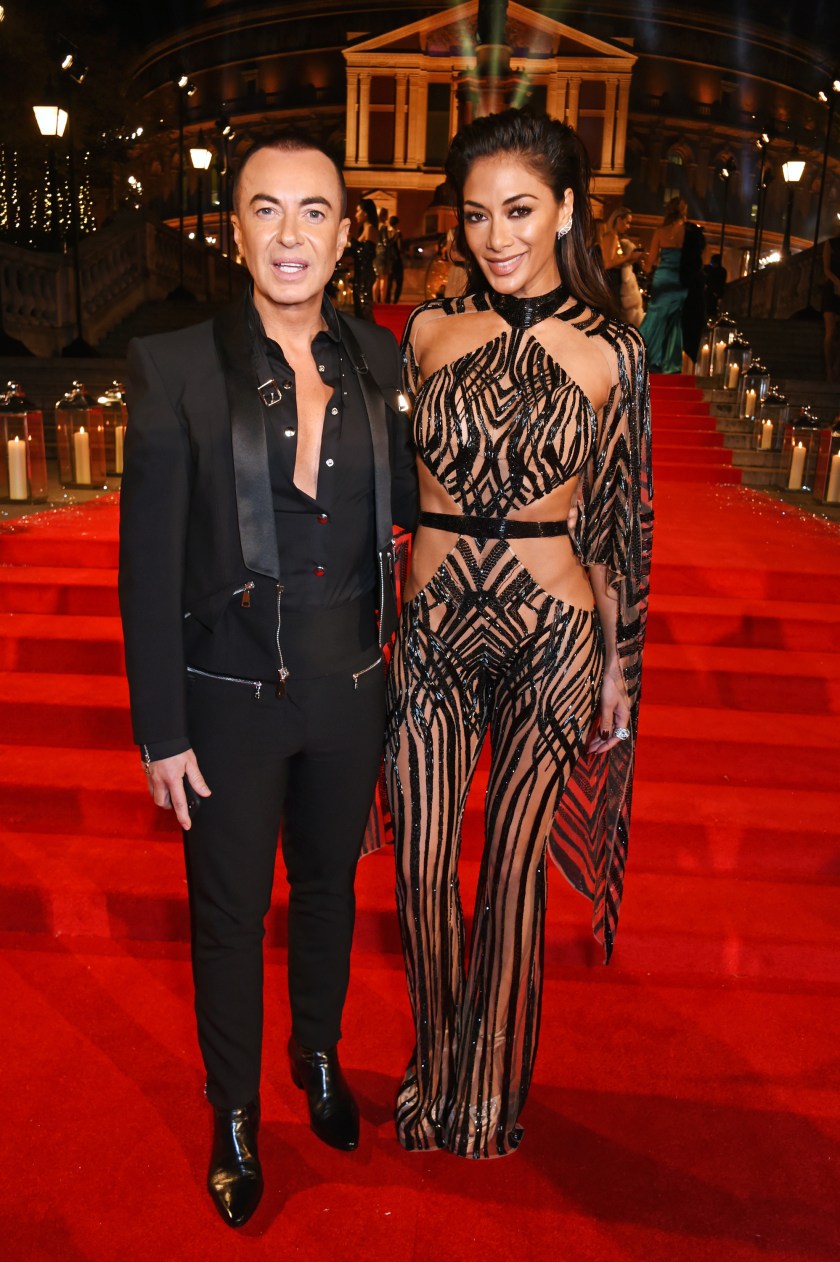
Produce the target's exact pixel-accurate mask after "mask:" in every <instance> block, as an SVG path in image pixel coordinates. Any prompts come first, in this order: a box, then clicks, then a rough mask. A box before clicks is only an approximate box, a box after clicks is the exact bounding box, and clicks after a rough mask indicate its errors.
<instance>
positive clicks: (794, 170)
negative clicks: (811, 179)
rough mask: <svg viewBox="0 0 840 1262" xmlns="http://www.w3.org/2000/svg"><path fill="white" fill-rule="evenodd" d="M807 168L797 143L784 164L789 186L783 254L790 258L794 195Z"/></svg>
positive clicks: (786, 181) (784, 174)
mask: <svg viewBox="0 0 840 1262" xmlns="http://www.w3.org/2000/svg"><path fill="white" fill-rule="evenodd" d="M804 170H805V163H804V162H803V161H802V159H801V158H800V157H799V150H798V149H797V147H796V145H794V146H793V150H792V152H791V155H790V157H789V158H788V160H787V162H785V163H783V164H782V175H783V176H784V177H785V185H786V186H787V191H788V196H787V214H786V215H785V236H784V240H783V242H782V254H783V256H784V257H785V258H790V230H791V224H792V222H793V196H794V193H795V192H796V190H797V187H798V185H799V181H800V180H801V179H802V173H803V172H804Z"/></svg>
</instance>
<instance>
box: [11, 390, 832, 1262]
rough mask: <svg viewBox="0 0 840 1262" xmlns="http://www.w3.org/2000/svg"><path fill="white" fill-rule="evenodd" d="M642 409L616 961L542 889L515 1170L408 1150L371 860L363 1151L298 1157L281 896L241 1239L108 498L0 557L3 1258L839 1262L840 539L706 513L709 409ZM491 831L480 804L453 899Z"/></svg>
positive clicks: (719, 504)
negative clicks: (139, 730)
mask: <svg viewBox="0 0 840 1262" xmlns="http://www.w3.org/2000/svg"><path fill="white" fill-rule="evenodd" d="M672 392H673V393H672ZM654 395H655V403H654V439H655V456H656V461H657V464H656V468H657V473H658V484H657V509H658V538H657V551H656V562H655V573H654V578H653V600H652V606H651V619H650V651H649V654H648V658H647V664H646V678H645V702H644V705H643V709H642V739H641V743H640V749H639V777H638V782H637V792H636V799H635V805H634V831H633V837H632V843H631V851H630V861H629V869H628V884H627V893H626V897H625V903H624V908H623V914H622V924H621V928H620V932H619V936H618V942H617V947H616V953H615V957H614V963H613V964H612V965H611V966H610V967H609V969H604V968H602V967H601V965H600V964H599V963H598V957H597V952H596V950H595V947H594V944H593V942H592V941H591V939H590V936H589V929H588V920H589V918H588V913H587V907H586V904H585V903H584V902H583V900H581V899H580V898H579V897H578V896H577V895H575V894H574V893H572V892H571V891H570V890H569V889H568V888H567V887H566V886H565V884H564V882H563V881H562V879H561V878H559V874H558V873H555V872H553V873H552V881H551V895H550V906H549V917H550V927H549V933H548V948H547V960H546V973H547V978H548V980H547V984H546V995H545V1007H544V1017H543V1026H542V1035H541V1045H540V1054H539V1057H538V1061H537V1070H536V1077H535V1082H534V1085H533V1089H532V1093H531V1098H530V1101H529V1103H528V1106H527V1109H526V1112H525V1115H524V1122H525V1129H526V1134H525V1140H524V1142H523V1146H522V1148H521V1150H520V1152H519V1153H518V1154H517V1155H515V1156H513V1157H511V1158H509V1159H507V1160H505V1161H497V1162H491V1163H476V1164H472V1163H467V1162H461V1161H457V1160H455V1159H454V1158H451V1157H449V1156H448V1155H446V1154H434V1155H431V1156H424V1155H408V1154H404V1153H402V1151H401V1150H400V1149H399V1148H398V1146H397V1145H396V1142H395V1140H394V1138H393V1134H392V1129H391V1121H390V1110H391V1101H392V1096H393V1091H394V1087H395V1083H396V1080H397V1078H398V1076H399V1073H400V1070H401V1068H402V1065H403V1062H404V1060H405V1058H406V1056H407V1053H408V1050H409V1038H410V1035H409V1026H408V1020H407V1014H406V1001H405V992H404V981H403V976H402V965H401V959H400V955H399V944H398V938H397V933H396V929H395V925H394V917H393V911H392V895H391V886H392V871H391V860H390V858H389V856H388V855H386V854H380V855H377V856H374V857H372V858H370V859H367V860H365V861H364V863H363V864H362V867H361V869H360V878H359V923H358V932H357V939H356V950H355V957H354V972H353V981H352V986H351V995H350V1000H349V1005H348V1012H347V1017H346V1023H345V1038H344V1043H343V1058H344V1062H345V1065H346V1068H347V1070H348V1074H349V1077H350V1079H351V1081H352V1083H353V1086H354V1087H355V1089H356V1091H357V1092H358V1095H359V1098H360V1102H361V1109H362V1116H363V1132H362V1142H363V1147H362V1149H361V1151H360V1152H359V1153H358V1154H356V1155H353V1156H343V1155H341V1154H337V1153H333V1152H331V1151H330V1150H328V1149H326V1148H324V1147H323V1146H321V1145H320V1144H318V1142H317V1141H316V1140H315V1139H314V1137H313V1136H312V1135H311V1134H310V1132H309V1130H308V1128H307V1126H306V1125H305V1121H304V1111H303V1105H302V1100H301V1098H300V1096H299V1094H298V1093H297V1092H296V1091H295V1090H294V1089H293V1088H292V1086H291V1084H290V1082H289V1079H288V1074H287V1070H286V1067H285V1063H284V1056H283V1048H284V1045H285V1039H286V1036H287V1030H288V1015H287V1010H286V1003H285V982H284V973H283V967H284V951H283V946H282V942H283V936H284V930H283V921H284V912H283V881H282V877H281V878H278V898H277V902H278V906H277V909H276V911H275V913H274V914H273V917H272V921H271V924H270V926H269V941H270V942H271V944H272V946H271V949H270V950H269V953H268V954H269V963H268V976H267V993H268V996H269V1000H268V1015H267V1030H266V1058H265V1062H266V1063H265V1083H264V1095H263V1100H264V1114H265V1126H264V1131H263V1135H262V1154H263V1159H264V1165H265V1171H266V1179H267V1186H266V1194H265V1199H264V1202H263V1205H262V1207H261V1209H260V1211H259V1212H258V1214H257V1216H256V1218H255V1219H254V1220H253V1221H252V1223H251V1224H249V1225H248V1227H246V1228H245V1230H244V1231H243V1233H242V1234H241V1236H236V1235H234V1234H233V1233H231V1232H229V1231H227V1230H226V1229H225V1228H224V1227H223V1226H222V1225H221V1223H219V1222H218V1221H217V1219H216V1217H215V1215H214V1213H213V1210H212V1208H211V1206H210V1203H209V1200H208V1199H207V1197H206V1195H205V1193H204V1191H203V1181H204V1173H205V1164H206V1158H207V1152H208V1138H209V1119H208V1115H207V1109H206V1107H205V1106H204V1104H203V1102H202V1098H201V1081H202V1080H201V1074H200V1071H199V1066H198V1056H197V1051H196V1047H195V1040H194V1034H193V1025H192V1016H191V1011H190V980H189V965H188V959H187V947H186V929H187V923H186V908H185V891H184V882H183V875H182V868H181V858H180V847H179V842H178V837H177V834H176V833H174V832H173V831H172V829H171V828H170V827H169V826H168V824H167V820H166V819H165V817H163V816H162V815H156V814H155V812H154V811H153V808H152V807H151V804H150V802H149V800H148V798H147V797H146V794H145V786H144V782H143V776H142V772H141V770H140V767H139V764H138V761H137V757H136V755H135V754H134V753H133V752H132V750H131V748H130V733H129V726H128V716H127V710H126V688H125V684H124V682H123V680H122V677H121V673H120V672H121V646H120V632H119V625H118V622H117V619H116V609H117V606H116V593H115V569H114V567H115V565H116V528H117V508H116V504H115V503H114V501H113V500H111V501H105V502H102V503H100V504H98V505H96V506H94V507H91V508H90V509H87V510H81V509H68V510H64V511H62V512H56V513H52V514H39V515H37V516H32V517H30V518H28V519H27V520H25V521H23V522H19V523H16V524H15V525H13V526H9V527H7V528H5V529H4V530H2V531H0V711H1V712H2V740H3V742H4V744H3V745H2V747H0V809H1V810H2V821H3V822H2V833H0V851H1V853H2V862H1V863H0V930H2V933H1V934H0V940H1V941H2V946H3V954H2V957H0V977H1V978H2V993H3V997H4V1004H3V1016H4V1026H5V1031H6V1033H5V1038H4V1039H3V1041H2V1052H0V1057H2V1072H3V1079H2V1080H3V1084H4V1105H3V1111H4V1115H5V1116H4V1121H5V1135H6V1169H7V1174H6V1178H5V1187H6V1194H5V1198H4V1199H5V1206H4V1209H5V1217H6V1222H5V1227H4V1235H3V1256H4V1257H6V1258H10V1259H21V1260H23V1259H25V1260H26V1262H36V1260H40V1259H43V1260H44V1262H60V1260H62V1259H68V1262H82V1260H87V1259H94V1260H96V1262H111V1260H112V1259H120V1260H121V1262H122V1260H124V1259H131V1260H134V1259H137V1260H138V1262H139V1260H140V1259H143V1262H145V1260H146V1259H147V1258H149V1257H150V1256H151V1257H159V1258H162V1259H165V1260H167V1262H168V1260H169V1259H178V1260H179V1262H188V1260H191V1259H195V1260H199V1259H200V1260H201V1262H206V1260H207V1259H216V1258H219V1259H221V1258H224V1259H237V1258H251V1259H257V1258H271V1259H277V1258H278V1257H280V1258H282V1257H299V1258H303V1259H307V1262H309V1260H312V1262H321V1260H322V1259H323V1260H324V1262H326V1260H327V1259H330V1260H332V1259H336V1258H338V1259H342V1258H358V1259H365V1260H366V1262H367V1260H372V1262H380V1260H384V1259H388V1260H389V1262H390V1260H391V1259H393V1258H394V1257H399V1258H401V1259H405V1260H406V1262H409V1260H410V1262H415V1260H417V1262H429V1259H432V1258H436V1257H444V1258H451V1259H461V1258H467V1257H477V1258H481V1259H483V1262H488V1260H492V1259H499V1260H501V1259H505V1260H507V1259H509V1258H510V1257H511V1255H513V1254H517V1255H521V1256H525V1257H529V1258H531V1259H534V1260H535V1262H541V1260H542V1259H549V1258H550V1259H552V1262H557V1260H560V1262H590V1259H591V1260H592V1262H596V1260H597V1262H603V1259H604V1258H606V1257H608V1258H611V1259H613V1260H618V1262H660V1260H662V1262H665V1259H667V1260H668V1262H674V1259H676V1260H677V1262H700V1260H703V1262H759V1260H761V1262H767V1259H776V1260H778V1262H781V1260H782V1259H784V1260H785V1262H793V1260H799V1259H801V1260H802V1262H822V1260H825V1262H829V1259H834V1258H836V1257H837V1256H838V1250H840V1232H838V1226H837V1212H836V1211H837V1153H838V1148H837V1140H838V1137H839V1136H840V1124H838V1112H840V1110H839V1109H838V1095H837V1078H838V1074H837V1028H838V1022H837V1018H838V1009H839V1008H840V1003H838V996H839V995H840V945H838V939H837V931H836V924H837V884H838V876H840V859H838V847H837V843H838V834H840V812H838V794H837V751H838V738H837V730H838V725H840V656H838V652H837V649H838V640H839V639H840V637H838V628H840V532H838V531H837V530H836V529H834V528H832V527H829V526H826V525H825V524H824V523H822V522H821V521H818V520H816V519H814V518H811V517H807V516H805V515H800V514H799V513H797V512H795V511H793V512H792V511H790V510H785V509H783V508H782V507H781V506H779V505H776V504H774V503H772V502H769V501H767V500H765V499H763V498H762V497H760V496H758V495H755V494H752V493H749V492H745V491H742V490H740V489H738V488H735V487H730V486H726V485H723V483H725V482H726V480H727V479H731V478H732V477H733V471H732V470H731V469H730V468H728V467H727V465H726V464H725V461H724V454H723V452H722V451H721V450H720V449H719V448H718V447H717V446H716V436H715V434H714V431H713V428H712V426H711V425H710V424H709V423H708V422H707V421H706V419H704V414H703V412H702V406H700V407H698V405H697V403H696V401H695V400H693V399H692V398H691V397H690V396H689V393H687V392H686V391H685V387H684V384H683V383H681V382H680V381H679V379H677V380H676V381H670V382H664V381H657V382H656V383H655V384H654ZM707 440H708V441H707ZM709 452H713V453H714V456H709V455H706V454H704V453H709ZM479 813H480V798H479V796H478V795H475V794H474V795H473V798H472V800H471V803H470V808H469V812H468V822H467V838H466V843H465V853H466V864H465V868H466V880H465V884H469V883H470V882H471V881H472V880H473V879H474V876H475V869H476V863H477V860H476V856H477V853H478V836H479V825H480V814H479ZM465 902H466V903H469V895H467V897H466V899H465Z"/></svg>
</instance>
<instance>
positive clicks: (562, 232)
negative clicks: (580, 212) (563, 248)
mask: <svg viewBox="0 0 840 1262" xmlns="http://www.w3.org/2000/svg"><path fill="white" fill-rule="evenodd" d="M573 218H574V216H573V215H569V218H568V219H567V220H566V222H565V223H564V224H563V227H562V228H558V229H557V240H558V241H559V240H560V238H561V237H565V235H566V233H567V232H571V230H572V219H573Z"/></svg>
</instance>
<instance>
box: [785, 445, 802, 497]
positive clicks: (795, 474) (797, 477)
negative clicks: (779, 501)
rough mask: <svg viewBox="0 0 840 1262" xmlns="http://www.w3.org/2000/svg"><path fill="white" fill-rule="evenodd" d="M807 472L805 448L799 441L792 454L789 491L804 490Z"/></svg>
mask: <svg viewBox="0 0 840 1262" xmlns="http://www.w3.org/2000/svg"><path fill="white" fill-rule="evenodd" d="M804 472H805V448H804V447H803V446H802V444H801V443H797V444H796V446H795V447H794V449H793V451H792V452H791V456H790V477H789V478H788V484H787V489H788V490H789V491H801V490H802V478H803V475H804Z"/></svg>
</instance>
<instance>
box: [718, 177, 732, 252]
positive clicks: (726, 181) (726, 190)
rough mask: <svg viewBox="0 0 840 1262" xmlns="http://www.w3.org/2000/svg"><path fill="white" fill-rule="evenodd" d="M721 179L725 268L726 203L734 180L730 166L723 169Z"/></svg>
mask: <svg viewBox="0 0 840 1262" xmlns="http://www.w3.org/2000/svg"><path fill="white" fill-rule="evenodd" d="M720 178H721V180H722V181H723V204H722V206H721V209H720V246H719V247H718V249H719V251H720V262H721V266H723V243H724V241H725V240H726V202H727V199H728V197H729V181H730V180H731V179H732V172H731V171H730V169H729V167H728V166H724V167H721V169H720Z"/></svg>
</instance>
